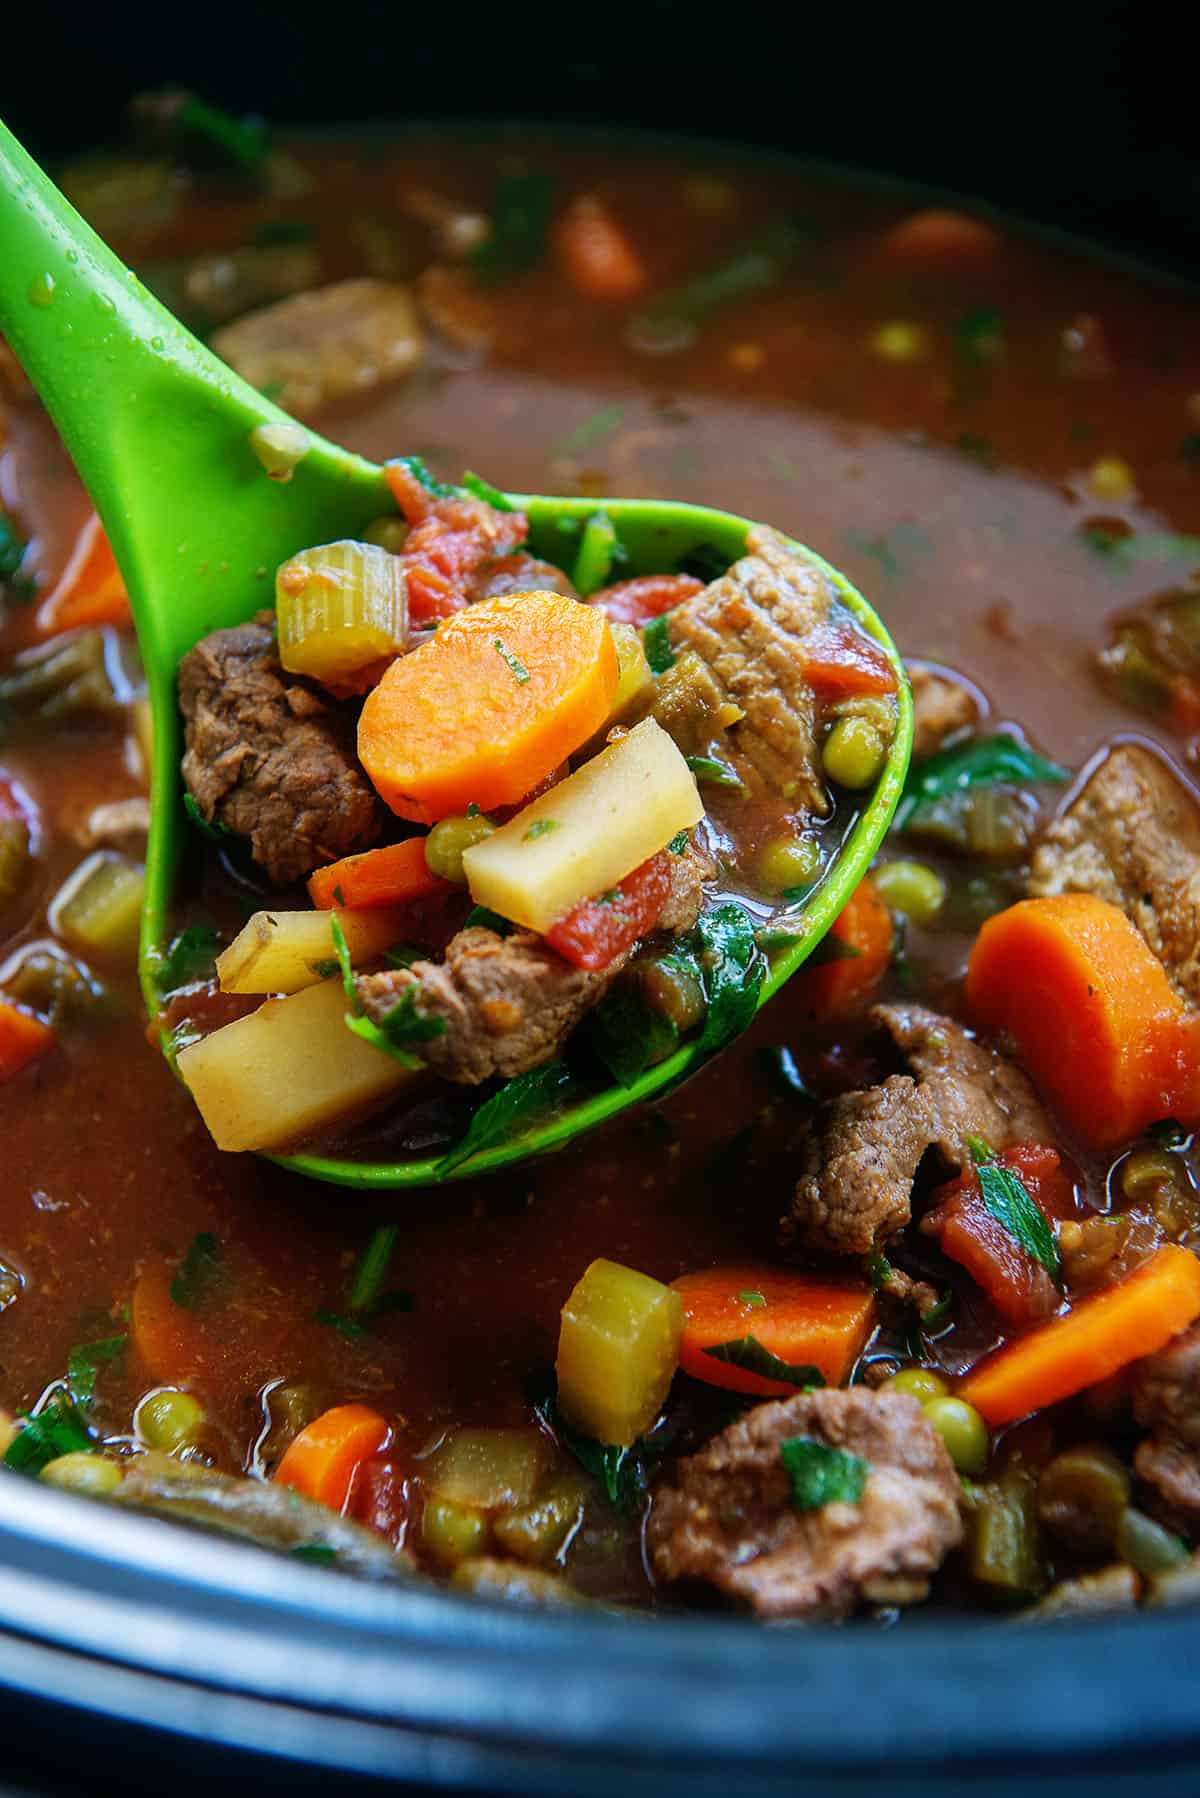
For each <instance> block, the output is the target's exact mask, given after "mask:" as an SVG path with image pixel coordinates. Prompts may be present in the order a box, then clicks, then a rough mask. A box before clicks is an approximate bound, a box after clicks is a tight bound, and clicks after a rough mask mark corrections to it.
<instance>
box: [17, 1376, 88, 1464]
mask: <svg viewBox="0 0 1200 1798" xmlns="http://www.w3.org/2000/svg"><path fill="white" fill-rule="evenodd" d="M95 1447H96V1443H95V1439H94V1438H93V1436H92V1433H91V1431H90V1430H89V1429H88V1427H87V1424H86V1423H85V1422H84V1419H83V1416H82V1414H81V1413H80V1412H79V1411H78V1410H77V1409H76V1407H75V1405H74V1404H73V1403H72V1401H71V1398H70V1396H69V1394H68V1393H66V1392H64V1391H63V1389H62V1387H61V1386H58V1387H55V1389H54V1390H53V1391H52V1392H51V1393H50V1394H49V1396H48V1397H47V1399H46V1401H45V1403H44V1404H43V1405H42V1407H41V1409H40V1410H39V1411H37V1412H34V1413H30V1412H28V1411H27V1412H26V1413H25V1427H24V1429H22V1430H18V1432H17V1434H16V1435H15V1436H14V1437H13V1439H12V1441H11V1442H10V1443H9V1445H8V1448H7V1449H6V1450H5V1454H4V1464H5V1466H6V1467H13V1468H15V1469H16V1470H17V1472H18V1473H40V1472H41V1470H42V1468H43V1467H48V1466H49V1465H50V1463H51V1461H57V1460H58V1458H59V1456H60V1455H74V1454H84V1453H91V1452H92V1451H94V1450H95Z"/></svg>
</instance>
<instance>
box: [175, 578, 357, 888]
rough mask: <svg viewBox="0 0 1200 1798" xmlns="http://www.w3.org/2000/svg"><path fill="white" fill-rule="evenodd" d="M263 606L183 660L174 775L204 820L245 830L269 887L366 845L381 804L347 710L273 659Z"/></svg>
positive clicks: (240, 831) (285, 883)
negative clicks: (180, 742)
mask: <svg viewBox="0 0 1200 1798" xmlns="http://www.w3.org/2000/svg"><path fill="white" fill-rule="evenodd" d="M269 616H270V615H269V614H265V613H264V614H262V615H260V617H259V618H258V619H256V620H255V621H254V622H253V623H252V624H243V625H238V626H237V627H236V628H234V629H232V630H224V631H214V632H213V634H212V635H211V636H209V637H205V638H204V640H203V642H201V643H198V644H197V645H196V647H195V649H193V650H190V651H189V652H188V654H187V655H186V656H185V657H184V658H183V661H182V662H181V664H180V668H179V703H180V706H181V708H182V711H183V716H184V741H185V745H186V752H185V754H184V758H183V778H184V781H185V782H186V784H187V789H188V792H189V793H190V794H191V795H192V798H193V799H194V800H195V801H196V804H197V805H198V806H199V808H200V811H201V813H202V815H203V816H204V818H205V819H207V821H208V822H209V823H210V824H218V825H220V826H222V827H223V828H224V829H226V830H231V831H233V832H235V834H236V835H238V836H241V837H248V838H249V840H250V846H251V850H252V852H253V855H254V859H255V861H256V862H257V863H258V864H259V866H260V867H262V868H264V869H265V870H266V872H267V874H268V875H269V876H270V878H271V879H272V880H273V881H275V882H276V883H277V884H278V885H279V886H288V885H291V884H292V883H293V882H294V881H298V880H303V879H304V877H305V875H307V874H311V873H312V871H313V869H314V868H318V867H320V866H322V865H323V864H324V863H326V862H330V861H336V860H338V858H339V857H340V856H343V855H351V854H353V853H354V852H355V851H357V850H360V849H368V848H370V846H371V844H372V843H374V842H375V841H376V839H377V838H378V836H379V833H380V830H381V829H382V824H383V809H382V807H381V805H380V803H379V800H378V799H377V798H376V796H375V793H374V791H373V789H372V788H371V786H370V784H369V782H368V781H367V778H366V776H365V774H364V773H363V772H362V769H361V768H360V767H359V765H358V762H357V759H356V758H355V755H354V748H353V740H354V737H353V723H352V720H351V718H350V716H349V715H348V714H347V713H345V712H343V711H342V710H341V709H340V708H338V707H336V706H334V705H332V704H331V703H330V702H329V701H328V700H327V699H325V698H323V697H322V696H321V694H320V693H318V692H317V690H316V689H315V688H314V687H312V686H310V685H309V684H308V683H307V682H306V681H302V680H295V679H293V678H292V677H291V676H289V675H286V674H285V673H284V671H283V669H282V668H281V666H280V663H279V656H278V653H277V650H276V647H275V638H274V635H273V633H272V630H271V627H270V624H269V623H268V622H267V620H268V619H269Z"/></svg>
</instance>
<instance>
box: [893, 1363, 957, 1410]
mask: <svg viewBox="0 0 1200 1798" xmlns="http://www.w3.org/2000/svg"><path fill="white" fill-rule="evenodd" d="M883 1390H884V1391H885V1392H903V1393H905V1394H906V1395H907V1396H908V1397H909V1398H915V1399H916V1401H917V1403H918V1404H919V1405H927V1404H928V1403H929V1401H930V1400H931V1399H935V1398H945V1397H946V1395H947V1394H948V1392H949V1390H950V1388H949V1387H948V1386H947V1384H946V1382H945V1380H943V1378H942V1376H941V1374H940V1373H934V1371H933V1369H932V1367H902V1368H901V1369H900V1371H899V1373H894V1374H893V1375H892V1377H891V1379H890V1380H887V1381H886V1382H885V1383H884V1387H883Z"/></svg>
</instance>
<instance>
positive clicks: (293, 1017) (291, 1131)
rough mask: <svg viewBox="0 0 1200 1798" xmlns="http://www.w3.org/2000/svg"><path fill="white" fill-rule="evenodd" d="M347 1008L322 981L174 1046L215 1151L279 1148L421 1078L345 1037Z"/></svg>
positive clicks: (334, 986)
mask: <svg viewBox="0 0 1200 1798" xmlns="http://www.w3.org/2000/svg"><path fill="white" fill-rule="evenodd" d="M326 928H328V922H326ZM345 1014H346V994H345V991H344V989H343V986H342V983H341V981H340V980H323V981H322V982H321V984H320V985H319V986H310V987H306V988H305V989H304V991H303V992H298V993H293V994H291V996H290V997H288V998H286V999H268V1000H267V1002H266V1004H265V1005H262V1006H260V1007H259V1009H258V1010H257V1011H255V1012H251V1014H250V1016H249V1017H248V1018H239V1019H238V1020H237V1022H236V1023H235V1024H226V1025H225V1026H224V1028H223V1029H221V1030H214V1031H213V1033H212V1035H211V1036H206V1037H205V1038H204V1039H203V1040H202V1041H201V1042H198V1043H192V1044H191V1045H190V1046H189V1047H188V1048H186V1049H183V1050H181V1052H180V1055H179V1061H178V1066H179V1072H180V1074H181V1075H182V1076H183V1078H184V1080H185V1081H186V1082H187V1085H188V1087H189V1088H190V1090H191V1094H192V1097H193V1099H194V1100H195V1101H196V1104H197V1106H198V1107H199V1110H200V1115H201V1117H202V1118H203V1119H204V1122H205V1123H206V1124H207V1125H208V1128H209V1131H210V1132H211V1134H212V1138H213V1141H214V1142H215V1143H216V1145H217V1147H218V1148H219V1149H228V1150H241V1149H277V1148H281V1147H282V1146H283V1145H284V1144H285V1143H291V1142H295V1141H296V1140H297V1139H298V1138H300V1137H303V1136H306V1135H308V1134H310V1133H311V1132H312V1131H314V1130H319V1129H321V1128H322V1127H323V1126H324V1125H327V1124H332V1123H335V1122H336V1121H337V1120H338V1119H339V1118H343V1117H350V1116H354V1115H357V1114H358V1113H360V1112H362V1111H365V1110H367V1109H369V1108H370V1107H371V1106H373V1105H375V1104H377V1103H379V1101H381V1100H383V1099H386V1098H389V1097H391V1095H392V1094H394V1093H396V1092H398V1091H399V1090H400V1088H401V1087H403V1086H407V1085H410V1084H411V1083H412V1081H413V1080H415V1079H417V1078H419V1075H418V1074H417V1073H416V1072H415V1071H414V1070H413V1069H410V1068H403V1067H401V1066H400V1064H399V1063H398V1062H396V1061H393V1060H391V1058H390V1057H389V1056H387V1055H381V1054H380V1053H379V1051H378V1050H377V1049H374V1048H372V1047H371V1045H370V1044H369V1043H365V1042H363V1041H361V1040H360V1038H358V1037H357V1036H354V1035H352V1034H351V1032H350V1031H349V1030H347V1029H346V1024H345Z"/></svg>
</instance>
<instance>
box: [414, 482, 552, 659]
mask: <svg viewBox="0 0 1200 1798" xmlns="http://www.w3.org/2000/svg"><path fill="white" fill-rule="evenodd" d="M384 472H385V473H386V475H387V480H388V485H389V487H390V488H391V490H392V494H393V496H394V498H395V501H396V504H397V505H398V506H399V508H400V510H401V512H402V513H403V514H404V517H405V519H406V520H407V521H408V524H409V526H410V529H409V533H408V538H407V540H406V542H405V545H404V548H403V550H402V551H401V555H400V559H401V561H402V562H403V563H404V572H405V579H406V581H407V585H408V615H409V619H410V621H411V622H412V623H413V624H415V625H421V624H431V623H432V622H433V621H434V620H435V619H438V618H449V617H450V616H451V615H452V613H454V612H460V611H461V610H462V608H463V607H464V606H465V605H468V604H469V603H470V601H471V599H472V597H473V594H472V591H471V587H472V582H473V580H474V578H475V576H476V575H477V574H478V573H479V571H480V569H481V568H482V567H483V565H484V563H485V562H491V561H493V560H494V559H495V558H496V557H498V556H507V555H511V554H512V552H513V551H514V550H517V549H519V548H520V546H521V545H522V543H524V541H525V539H526V537H527V536H528V535H529V520H528V519H527V518H526V516H525V514H524V513H523V512H502V511H500V509H499V508H498V507H497V506H489V505H488V504H487V503H486V501H484V500H481V499H473V498H469V497H465V496H459V495H458V494H452V495H450V496H449V497H443V498H439V497H438V496H437V495H436V494H432V493H430V492H429V490H428V488H426V487H425V486H423V485H422V483H421V482H420V481H419V480H418V479H417V477H416V475H415V474H414V473H413V471H412V469H411V468H409V467H408V466H407V465H406V464H405V463H404V462H389V463H388V464H387V466H386V469H385V471H384Z"/></svg>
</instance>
